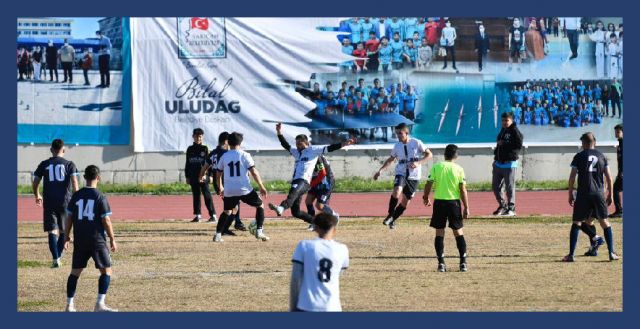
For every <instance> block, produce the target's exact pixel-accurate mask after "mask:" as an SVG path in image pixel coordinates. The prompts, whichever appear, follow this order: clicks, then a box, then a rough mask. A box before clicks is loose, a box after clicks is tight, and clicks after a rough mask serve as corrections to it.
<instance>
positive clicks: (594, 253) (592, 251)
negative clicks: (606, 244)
mask: <svg viewBox="0 0 640 329" xmlns="http://www.w3.org/2000/svg"><path fill="white" fill-rule="evenodd" d="M584 255H585V256H587V257H595V256H598V250H597V249H594V248H593V247H589V250H587V251H585V252H584Z"/></svg>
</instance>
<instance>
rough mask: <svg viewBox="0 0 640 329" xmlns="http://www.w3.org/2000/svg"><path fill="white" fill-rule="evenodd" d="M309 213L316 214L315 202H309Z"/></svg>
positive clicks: (310, 214)
mask: <svg viewBox="0 0 640 329" xmlns="http://www.w3.org/2000/svg"><path fill="white" fill-rule="evenodd" d="M307 214H309V216H315V215H316V208H315V207H314V206H313V204H307Z"/></svg>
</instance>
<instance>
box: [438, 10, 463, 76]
mask: <svg viewBox="0 0 640 329" xmlns="http://www.w3.org/2000/svg"><path fill="white" fill-rule="evenodd" d="M445 26H446V27H445V28H444V29H442V36H441V37H440V45H441V46H443V47H445V49H446V50H447V54H446V55H445V56H444V66H443V67H442V69H443V70H444V69H446V68H447V57H448V56H449V54H451V62H452V63H453V69H454V70H455V71H456V73H459V71H458V68H456V48H455V43H456V39H457V38H458V35H457V34H456V29H455V28H454V27H452V26H451V21H449V20H447V21H446V23H445Z"/></svg>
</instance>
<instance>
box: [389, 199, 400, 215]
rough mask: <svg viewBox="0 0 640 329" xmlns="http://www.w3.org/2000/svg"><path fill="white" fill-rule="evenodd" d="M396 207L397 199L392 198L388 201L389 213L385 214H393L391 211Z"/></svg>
mask: <svg viewBox="0 0 640 329" xmlns="http://www.w3.org/2000/svg"><path fill="white" fill-rule="evenodd" d="M397 205H398V198H394V197H393V196H392V197H391V198H390V199H389V211H388V212H387V213H388V214H389V215H392V214H393V211H394V210H395V209H396V206H397Z"/></svg>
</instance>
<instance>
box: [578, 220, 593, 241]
mask: <svg viewBox="0 0 640 329" xmlns="http://www.w3.org/2000/svg"><path fill="white" fill-rule="evenodd" d="M580 229H581V230H582V232H584V233H585V234H586V235H588V236H589V241H593V238H594V237H595V236H596V226H595V225H587V224H582V225H580Z"/></svg>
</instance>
